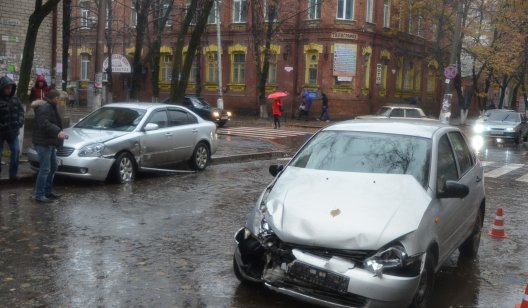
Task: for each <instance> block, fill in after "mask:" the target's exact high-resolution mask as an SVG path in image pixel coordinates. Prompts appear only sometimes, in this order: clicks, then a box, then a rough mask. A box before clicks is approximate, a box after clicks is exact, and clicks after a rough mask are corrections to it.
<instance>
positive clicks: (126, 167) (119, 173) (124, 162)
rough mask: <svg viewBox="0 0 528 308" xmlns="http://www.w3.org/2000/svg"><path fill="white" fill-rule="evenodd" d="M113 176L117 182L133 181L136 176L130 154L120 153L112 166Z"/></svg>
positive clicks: (134, 165)
mask: <svg viewBox="0 0 528 308" xmlns="http://www.w3.org/2000/svg"><path fill="white" fill-rule="evenodd" d="M112 175H113V178H114V181H115V182H116V183H118V184H124V183H130V182H134V179H135V178H136V164H135V163H134V159H133V157H132V155H130V154H129V153H126V152H125V153H121V154H119V156H117V159H116V161H115V163H114V167H113V174H112Z"/></svg>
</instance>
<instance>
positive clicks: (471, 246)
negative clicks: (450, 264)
mask: <svg viewBox="0 0 528 308" xmlns="http://www.w3.org/2000/svg"><path fill="white" fill-rule="evenodd" d="M481 233H482V212H481V211H480V210H479V211H478V214H477V217H476V218H475V225H474V226H473V232H472V233H471V235H470V236H469V237H468V238H467V239H466V241H465V242H464V243H462V245H460V247H459V248H458V251H459V252H460V256H461V257H463V258H468V259H472V258H475V257H476V256H477V254H478V250H479V246H480V235H481Z"/></svg>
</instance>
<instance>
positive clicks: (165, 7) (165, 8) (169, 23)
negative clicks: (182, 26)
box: [162, 3, 172, 27]
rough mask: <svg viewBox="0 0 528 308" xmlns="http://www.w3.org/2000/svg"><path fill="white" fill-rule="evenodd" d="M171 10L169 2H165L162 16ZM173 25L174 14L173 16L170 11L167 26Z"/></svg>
mask: <svg viewBox="0 0 528 308" xmlns="http://www.w3.org/2000/svg"><path fill="white" fill-rule="evenodd" d="M168 10H169V4H168V3H164V4H163V15H162V16H165V14H167V11H168ZM170 26H172V16H171V13H170V12H169V15H168V16H167V21H166V22H165V27H170Z"/></svg>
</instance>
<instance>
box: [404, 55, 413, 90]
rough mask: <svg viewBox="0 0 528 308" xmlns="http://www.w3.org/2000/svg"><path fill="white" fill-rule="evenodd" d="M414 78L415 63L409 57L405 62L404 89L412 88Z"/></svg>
mask: <svg viewBox="0 0 528 308" xmlns="http://www.w3.org/2000/svg"><path fill="white" fill-rule="evenodd" d="M413 80H414V65H413V62H412V61H411V60H409V59H405V60H404V62H403V90H406V91H409V90H411V89H412V86H413Z"/></svg>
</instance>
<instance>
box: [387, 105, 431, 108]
mask: <svg viewBox="0 0 528 308" xmlns="http://www.w3.org/2000/svg"><path fill="white" fill-rule="evenodd" d="M380 108H405V109H422V108H420V107H416V106H413V105H383V106H381V107H380Z"/></svg>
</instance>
